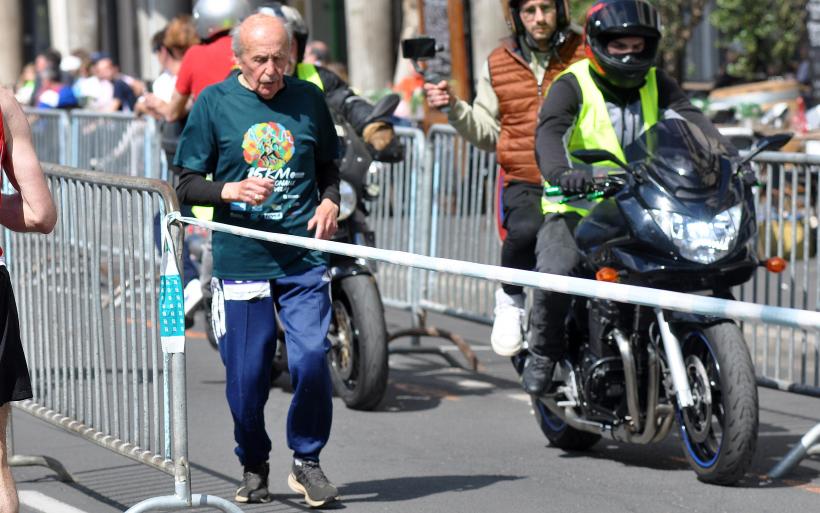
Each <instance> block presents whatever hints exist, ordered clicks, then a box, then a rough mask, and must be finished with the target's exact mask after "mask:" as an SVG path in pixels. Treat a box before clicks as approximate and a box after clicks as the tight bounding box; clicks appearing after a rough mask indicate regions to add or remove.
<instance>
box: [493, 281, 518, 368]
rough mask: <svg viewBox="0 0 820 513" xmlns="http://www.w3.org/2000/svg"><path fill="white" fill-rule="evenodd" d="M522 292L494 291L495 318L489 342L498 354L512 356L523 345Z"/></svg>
mask: <svg viewBox="0 0 820 513" xmlns="http://www.w3.org/2000/svg"><path fill="white" fill-rule="evenodd" d="M524 299H525V298H524V294H514V295H509V294H507V293H506V292H504V289H498V290H496V291H495V320H494V321H493V332H492V335H490V344H491V345H492V346H493V351H495V352H496V354H498V355H500V356H513V355H516V354H518V353H519V352H520V351H521V349H523V347H524V333H523V331H524V330H523V328H522V326H523V324H524V315H525V310H524Z"/></svg>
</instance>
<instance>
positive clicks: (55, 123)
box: [26, 108, 71, 165]
mask: <svg viewBox="0 0 820 513" xmlns="http://www.w3.org/2000/svg"><path fill="white" fill-rule="evenodd" d="M26 115H27V117H28V122H29V125H31V137H32V142H33V143H34V148H35V149H36V151H37V156H38V157H39V158H40V161H41V162H53V163H55V164H62V165H66V164H68V163H69V162H68V152H69V141H70V139H69V132H70V130H71V121H70V120H69V117H68V113H67V112H66V111H64V110H54V109H33V108H27V109H26Z"/></svg>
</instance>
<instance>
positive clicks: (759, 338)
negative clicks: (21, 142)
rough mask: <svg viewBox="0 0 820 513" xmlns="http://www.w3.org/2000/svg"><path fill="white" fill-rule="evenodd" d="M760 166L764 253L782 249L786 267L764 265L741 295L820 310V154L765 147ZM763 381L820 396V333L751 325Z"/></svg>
mask: <svg viewBox="0 0 820 513" xmlns="http://www.w3.org/2000/svg"><path fill="white" fill-rule="evenodd" d="M753 164H754V166H755V168H756V171H757V173H758V176H759V180H760V183H761V186H760V187H759V188H758V191H757V195H758V201H757V207H758V208H757V216H758V228H759V236H758V239H759V240H758V253H759V254H760V255H761V256H762V257H769V256H775V255H779V256H782V257H784V258H785V259H786V260H787V261H788V263H789V265H788V267H787V269H786V271H785V272H784V273H780V274H772V273H767V272H765V270H762V269H761V270H759V271H758V272H757V274H756V275H755V276H754V278H753V279H752V280H751V281H750V282H749V283H746V284H745V285H743V286H742V287H738V290H737V291H736V296H737V297H738V298H739V299H742V300H746V301H751V302H755V303H760V304H767V305H776V306H785V307H788V308H799V309H806V310H818V309H820V308H818V307H819V306H820V303H818V301H820V279H818V276H820V260H818V259H817V243H818V240H820V225H818V214H819V213H820V196H818V177H820V156H812V155H806V154H796V153H765V154H762V155H759V156H758V157H757V158H755V161H754V163H753ZM745 334H746V340H747V342H748V343H749V348H750V350H751V352H752V357H753V361H754V362H755V366H756V368H757V372H758V376H759V378H760V383H761V384H762V385H765V386H769V387H775V388H780V389H783V390H789V391H794V392H801V393H805V394H808V395H814V396H817V397H820V338H818V334H817V333H816V332H812V331H805V330H799V329H792V328H777V327H770V326H759V325H749V326H745Z"/></svg>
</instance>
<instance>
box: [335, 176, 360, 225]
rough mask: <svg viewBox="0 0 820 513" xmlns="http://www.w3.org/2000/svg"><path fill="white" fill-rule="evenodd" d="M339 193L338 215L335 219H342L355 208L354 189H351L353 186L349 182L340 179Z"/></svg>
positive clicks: (348, 215)
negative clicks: (340, 198)
mask: <svg viewBox="0 0 820 513" xmlns="http://www.w3.org/2000/svg"><path fill="white" fill-rule="evenodd" d="M339 194H340V195H341V197H342V200H341V201H340V202H339V217H338V218H337V219H338V220H339V221H344V220H345V219H347V218H348V217H350V214H352V213H353V212H354V211H355V210H356V191H354V190H353V186H352V185H350V183H349V182H347V181H346V180H342V181H341V182H340V183H339Z"/></svg>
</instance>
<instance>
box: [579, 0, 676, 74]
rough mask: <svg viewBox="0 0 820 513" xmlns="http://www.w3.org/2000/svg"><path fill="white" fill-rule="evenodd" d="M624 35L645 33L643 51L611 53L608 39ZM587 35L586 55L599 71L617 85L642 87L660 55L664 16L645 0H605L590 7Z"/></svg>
mask: <svg viewBox="0 0 820 513" xmlns="http://www.w3.org/2000/svg"><path fill="white" fill-rule="evenodd" d="M625 36H639V37H643V38H644V49H643V51H642V52H640V53H637V54H635V53H629V54H625V55H618V56H615V55H611V54H610V53H609V52H608V51H607V45H608V44H609V42H610V41H612V40H613V39H618V38H620V37H625ZM585 38H586V53H587V57H589V59H590V60H591V61H592V64H593V68H594V69H595V71H596V72H597V73H598V75H600V76H601V77H603V78H604V79H605V80H606V81H607V82H609V83H611V84H612V85H614V86H616V87H621V88H635V87H640V86H641V85H642V84H643V83H644V80H645V77H646V73H647V72H648V71H649V69H650V68H651V67H652V65H653V64H654V63H655V58H656V57H657V55H658V45H659V43H660V40H661V19H660V16H659V15H658V11H657V10H656V9H655V8H654V7H652V6H651V5H650V4H649V3H647V2H645V1H644V0H604V1H600V2H598V3H596V4H594V5H593V6H592V7H590V8H589V10H588V11H587V21H586V27H585Z"/></svg>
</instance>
